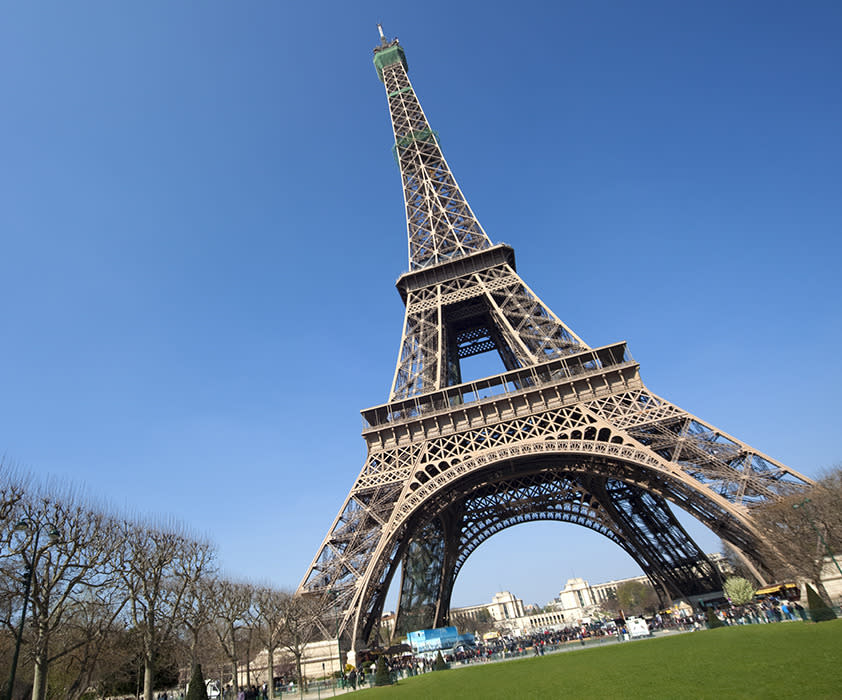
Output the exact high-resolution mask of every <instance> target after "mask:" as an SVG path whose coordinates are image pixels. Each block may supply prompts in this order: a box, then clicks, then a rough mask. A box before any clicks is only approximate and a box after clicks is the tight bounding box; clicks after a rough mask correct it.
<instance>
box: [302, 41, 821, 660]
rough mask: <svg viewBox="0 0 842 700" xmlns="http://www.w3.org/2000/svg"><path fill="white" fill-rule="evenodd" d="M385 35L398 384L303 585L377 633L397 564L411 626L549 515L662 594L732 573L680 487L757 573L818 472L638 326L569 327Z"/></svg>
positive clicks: (714, 584)
mask: <svg viewBox="0 0 842 700" xmlns="http://www.w3.org/2000/svg"><path fill="white" fill-rule="evenodd" d="M374 51H375V55H374V64H375V67H376V69H377V73H378V76H379V77H380V79H381V80H382V82H383V84H384V85H385V88H386V95H387V98H388V103H389V111H390V114H391V118H392V125H393V129H394V136H395V157H396V159H397V161H398V163H399V165H400V172H401V177H402V180H403V191H404V199H405V203H406V220H407V234H408V240H409V264H410V269H409V272H407V273H406V274H404V275H402V276H401V277H400V279H399V280H398V282H397V288H398V291H399V293H400V295H401V298H402V299H403V301H404V303H405V305H406V316H405V320H404V326H403V337H402V340H401V344H400V350H399V356H398V362H397V367H396V370H395V375H394V380H393V382H392V389H391V395H390V398H389V402H388V403H387V404H384V405H382V406H376V407H374V408H369V409H366V410H363V411H362V415H363V418H364V424H365V427H364V430H363V437H364V439H365V441H366V444H367V446H368V456H367V459H366V462H365V465H364V466H363V468H362V471H361V472H360V475H359V476H358V477H357V480H356V482H355V483H354V485H353V487H352V488H351V491H350V493H349V495H348V497H347V499H346V501H345V503H344V505H343V506H342V508H341V510H340V511H339V514H338V515H337V517H336V519H335V520H334V522H333V524H332V525H331V527H330V530H329V531H328V534H327V536H326V537H325V539H324V541H323V542H322V545H321V547H320V548H319V550H318V553H317V554H316V557H315V558H314V560H313V562H312V564H311V565H310V568H309V570H308V572H307V574H306V576H305V577H304V579H303V581H302V583H301V585H300V587H299V591H300V592H302V593H309V594H321V595H323V594H329V595H330V596H331V599H332V601H333V605H334V606H335V607H334V609H335V611H336V614H337V617H338V619H337V620H336V621H335V623H336V624H337V628H336V629H338V630H339V632H340V633H341V635H342V639H343V640H344V643H345V645H346V647H348V648H350V649H359V648H364V647H365V646H366V645H367V644H368V643H369V641H370V640H371V639H372V635H373V634H374V633H375V632H376V630H377V626H378V622H379V619H380V616H381V614H382V611H383V606H384V602H385V597H386V594H387V592H388V588H389V585H390V583H391V581H392V579H393V577H394V575H395V574H396V572H397V571H398V570H399V569H400V571H401V583H400V602H399V606H398V621H397V628H398V631H408V630H412V629H419V628H425V627H434V626H441V625H443V624H446V623H447V622H448V615H449V605H450V594H451V591H452V590H453V584H454V582H455V580H456V577H457V575H458V574H459V571H460V569H461V567H462V566H463V564H464V563H465V560H466V559H467V558H468V556H469V555H470V554H471V552H473V551H474V550H475V549H476V548H477V547H478V546H479V545H480V544H482V543H483V542H484V541H485V540H487V539H488V538H489V537H491V536H493V535H494V534H496V533H497V532H499V531H501V530H503V529H505V528H507V527H511V526H513V525H516V524H519V523H523V522H528V521H537V520H557V521H562V522H569V523H576V524H578V525H582V526H584V527H587V528H590V529H592V530H594V531H596V532H599V533H601V534H603V535H605V536H606V537H608V538H609V539H611V540H612V541H614V542H616V543H617V544H618V545H619V546H620V547H622V548H623V549H624V550H625V551H626V552H628V554H629V555H630V556H631V557H633V558H634V559H635V561H636V562H637V563H638V564H639V565H640V567H641V569H642V570H643V571H644V572H645V573H646V574H647V575H648V577H649V579H650V580H651V581H652V583H653V585H654V586H655V588H656V590H657V591H658V592H659V594H660V595H661V597H662V599H665V600H666V599H671V598H678V597H686V596H690V595H694V594H699V593H704V592H707V591H712V590H717V589H720V588H721V581H720V579H719V574H718V572H717V570H716V569H715V567H713V566H712V565H711V563H710V562H709V561H708V559H707V558H706V557H705V555H704V553H703V552H702V551H701V550H700V549H699V547H698V546H697V545H696V543H695V542H693V540H692V539H691V538H690V537H689V536H688V534H687V532H686V531H685V530H684V529H683V527H682V526H681V525H680V524H679V522H678V521H677V520H676V518H675V516H674V515H673V513H672V511H671V510H670V507H669V505H668V503H673V504H675V505H678V506H680V507H681V508H683V509H684V510H685V511H687V512H688V513H690V514H692V515H693V516H695V517H696V518H698V519H699V520H700V521H701V522H703V523H704V524H705V525H707V526H708V527H709V528H710V529H711V530H712V531H713V532H714V533H716V534H717V535H719V536H720V537H721V538H722V539H723V540H725V541H727V542H728V543H730V544H731V545H732V546H733V547H734V548H735V549H736V550H737V551H738V552H741V553H743V556H745V557H746V562H747V563H749V564H750V565H752V566H753V567H754V569H755V572H756V573H757V574H758V575H759V577H760V578H761V580H762V579H763V577H764V572H765V569H766V567H765V565H764V562H763V561H762V560H759V559H758V558H757V554H756V553H757V551H758V547H757V545H758V543H759V541H760V540H761V539H762V538H761V534H760V533H759V531H758V530H757V528H756V527H755V525H754V523H753V520H752V515H751V509H752V506H754V505H756V504H758V503H762V502H765V501H767V500H769V499H775V498H778V497H780V496H782V495H785V494H787V493H791V492H792V491H794V490H798V489H802V488H804V487H805V486H807V485H809V484H810V483H811V482H810V480H809V479H807V478H806V477H804V476H802V475H800V474H798V473H797V472H795V471H793V470H792V469H789V468H788V467H786V466H784V465H783V464H781V463H779V462H777V461H775V460H773V459H772V458H770V457H768V456H766V455H764V454H761V453H760V452H758V451H757V450H755V449H753V448H752V447H750V446H748V445H746V444H745V443H743V442H741V441H740V440H738V439H736V438H735V437H732V436H731V435H728V434H726V433H724V432H722V431H721V430H718V429H717V428H715V427H713V426H712V425H710V424H709V423H706V422H704V421H702V420H701V419H699V418H697V417H695V416H693V415H691V414H689V413H687V412H686V411H684V410H682V409H681V408H679V407H677V406H676V405H674V404H672V403H670V402H668V401H666V400H664V399H662V398H660V397H659V396H656V395H655V394H653V393H652V392H650V391H649V390H648V389H647V388H646V387H645V386H644V384H643V381H642V380H641V378H640V373H639V365H638V363H637V362H635V361H634V360H633V359H632V357H631V355H630V354H629V351H628V349H627V348H626V345H625V343H616V344H613V345H607V346H604V347H599V348H591V347H589V346H588V345H587V344H586V343H585V342H584V341H583V340H582V339H581V338H579V337H578V336H577V335H576V334H575V333H574V332H573V331H572V330H571V329H570V328H568V327H567V326H565V325H564V323H563V322H562V321H561V320H560V319H559V318H558V317H557V316H556V315H555V314H554V313H553V312H552V311H551V310H550V309H549V308H548V307H547V306H546V305H545V304H544V303H543V302H542V301H541V300H540V299H539V298H538V296H537V295H536V294H535V293H534V292H533V291H532V290H531V289H530V288H529V287H528V286H527V285H526V284H525V283H524V282H523V280H522V279H521V278H520V276H519V275H518V273H517V270H516V268H515V257H514V251H513V250H512V249H511V248H510V247H508V246H506V245H493V244H492V243H491V241H490V240H489V238H488V236H487V235H486V234H485V232H484V231H483V229H482V227H481V226H480V224H479V221H478V220H477V218H476V217H475V216H474V214H473V212H472V211H471V208H470V207H469V205H468V203H467V201H466V199H465V197H464V196H463V194H462V192H461V190H460V189H459V186H458V185H457V183H456V180H455V179H454V177H453V174H452V173H451V171H450V168H449V167H448V165H447V162H446V161H445V159H444V156H443V155H442V152H441V149H440V147H439V143H438V139H437V137H436V133H435V132H434V131H433V130H432V129H431V128H430V125H429V123H428V121H427V118H426V116H425V115H424V112H423V110H422V109H421V105H420V103H419V102H418V98H417V97H416V94H415V91H414V89H413V87H412V85H411V83H410V82H409V78H408V77H407V64H406V58H405V54H404V51H403V48H402V47H401V46H400V44H399V43H398V41H397V40H394V41H392V42H386V40H385V39H383V40H382V42H381V45H380V46H378V47H377V48H375V50H374ZM492 351H496V352H497V353H498V354H499V356H500V358H501V360H502V363H503V366H504V367H505V369H506V371H505V372H503V373H502V374H498V375H495V376H491V377H487V378H485V379H482V380H479V381H472V382H466V383H463V382H462V377H461V372H460V363H461V361H462V360H464V359H465V358H468V357H471V356H473V355H476V354H480V353H484V352H492ZM333 626H334V625H333V622H331V623H330V624H327V625H326V626H325V630H324V631H325V633H326V635H328V636H333V632H334V629H331V628H333Z"/></svg>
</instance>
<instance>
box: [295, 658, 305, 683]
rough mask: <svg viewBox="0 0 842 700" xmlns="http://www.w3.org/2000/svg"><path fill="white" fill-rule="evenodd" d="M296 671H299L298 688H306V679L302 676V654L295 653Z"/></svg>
mask: <svg viewBox="0 0 842 700" xmlns="http://www.w3.org/2000/svg"><path fill="white" fill-rule="evenodd" d="M295 670H296V671H298V686H299V687H300V688H303V687H304V678H303V676H302V675H301V652H300V651H296V652H295Z"/></svg>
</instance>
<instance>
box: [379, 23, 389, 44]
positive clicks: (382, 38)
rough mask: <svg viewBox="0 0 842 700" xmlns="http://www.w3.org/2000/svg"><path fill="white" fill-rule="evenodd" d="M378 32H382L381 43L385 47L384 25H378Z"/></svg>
mask: <svg viewBox="0 0 842 700" xmlns="http://www.w3.org/2000/svg"><path fill="white" fill-rule="evenodd" d="M377 31H378V32H380V43H381V44H383V45H384V46H385V45H386V43H387V42H386V35H385V34H384V33H383V25H382V24H380V22H378V23H377Z"/></svg>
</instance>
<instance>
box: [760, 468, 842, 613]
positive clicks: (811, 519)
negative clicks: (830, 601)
mask: <svg viewBox="0 0 842 700" xmlns="http://www.w3.org/2000/svg"><path fill="white" fill-rule="evenodd" d="M840 504H842V468H840V467H836V468H835V469H834V470H832V471H830V472H829V473H827V474H826V475H825V476H824V477H822V478H821V479H820V480H818V481H817V482H816V483H815V484H814V485H813V486H812V487H811V488H810V489H809V490H808V491H807V492H804V493H799V494H794V495H791V496H788V497H786V498H782V499H779V500H776V501H771V502H766V503H763V504H762V505H759V506H757V507H756V508H754V510H753V511H752V515H753V516H754V518H755V521H756V522H757V523H758V525H759V526H760V528H761V529H762V531H763V533H764V535H765V536H766V538H767V541H768V542H769V544H771V545H773V546H774V548H775V549H776V550H777V552H778V553H779V554H780V557H775V558H772V557H771V552H769V553H767V554H770V556H769V557H768V558H769V559H770V560H772V561H776V562H777V565H776V566H775V568H774V570H773V574H774V576H775V577H776V578H777V579H778V580H786V579H788V578H796V577H804V578H807V579H809V580H810V581H813V582H814V583H815V584H816V586H817V587H818V588H819V590H820V592H821V593H822V595H824V596H825V598H827V591H825V590H824V586H823V585H822V583H821V574H822V568H823V567H824V558H825V556H828V555H830V554H831V553H833V554H835V553H836V552H839V551H842V505H840ZM761 547H763V545H762V544H761Z"/></svg>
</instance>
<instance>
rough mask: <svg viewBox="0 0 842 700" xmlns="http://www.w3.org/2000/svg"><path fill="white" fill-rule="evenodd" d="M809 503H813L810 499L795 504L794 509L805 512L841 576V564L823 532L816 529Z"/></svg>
mask: <svg viewBox="0 0 842 700" xmlns="http://www.w3.org/2000/svg"><path fill="white" fill-rule="evenodd" d="M808 503H812V501H811V500H810V499H809V498H805V499H804V500H803V501H801V502H800V503H793V504H792V508H793V509H794V510H798V509H799V508H800V509H801V510H802V511H804V515H805V516H806V518H807V522H809V523H810V525H811V526H812V528H813V529H814V530H815V531H816V534H817V535H818V536H819V540H821V543H822V545H824V550H825V551H826V552H827V553H828V555H829V556H830V559H831V561H832V562H833V563H834V564H835V565H836V569H837V570H838V571H839V573H840V574H842V568H839V562H838V561H836V557H834V556H833V552H832V551H831V550H830V547H828V546H827V542H826V541H825V539H824V536H823V535H822V533H821V530H819V528H818V527H816V523H815V522H813V518H812V516H811V515H810V509H809V508H808V507H807V504H808Z"/></svg>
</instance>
